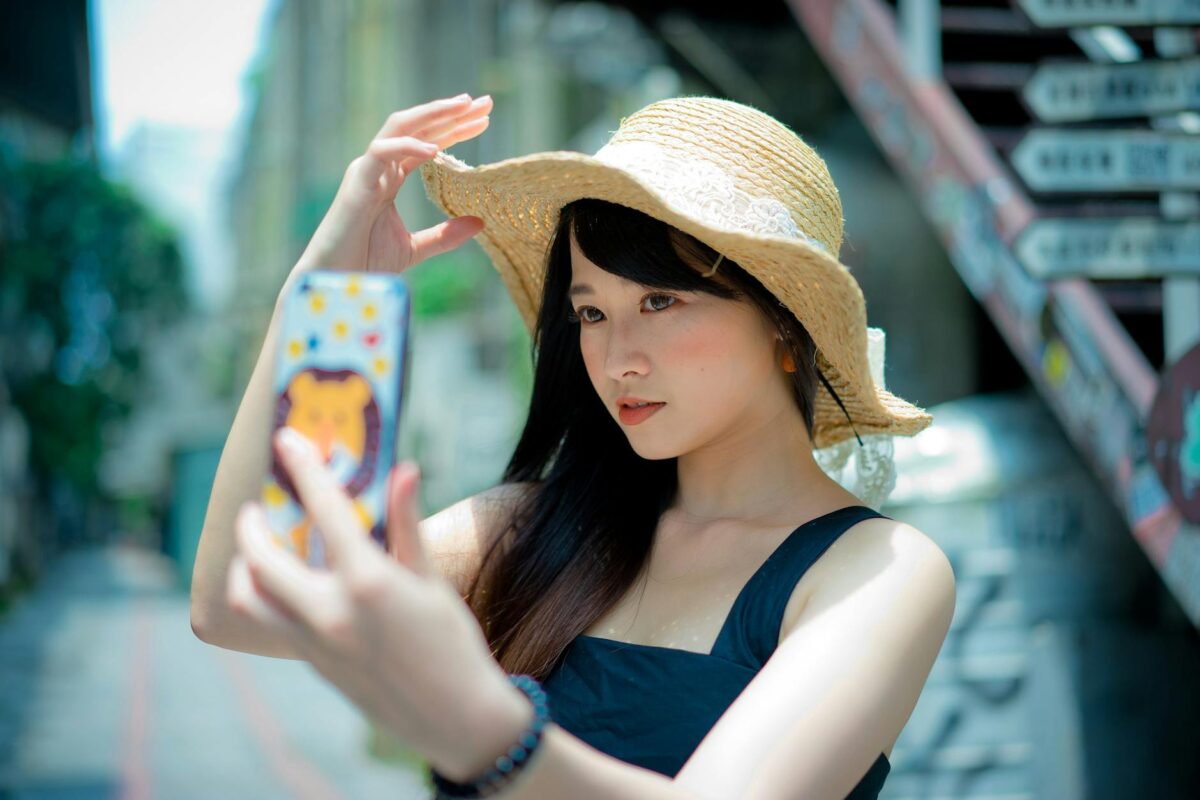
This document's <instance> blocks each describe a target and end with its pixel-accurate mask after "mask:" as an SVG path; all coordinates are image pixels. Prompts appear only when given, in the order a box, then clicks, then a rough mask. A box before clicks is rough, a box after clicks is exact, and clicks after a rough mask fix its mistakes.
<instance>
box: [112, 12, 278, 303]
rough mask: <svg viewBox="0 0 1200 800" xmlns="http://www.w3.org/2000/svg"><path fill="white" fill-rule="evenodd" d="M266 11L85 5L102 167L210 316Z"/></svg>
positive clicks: (226, 274) (224, 276)
mask: <svg viewBox="0 0 1200 800" xmlns="http://www.w3.org/2000/svg"><path fill="white" fill-rule="evenodd" d="M276 1H277V0H170V1H169V2H163V1H162V0H90V5H89V15H90V23H91V37H92V41H91V46H92V81H93V97H94V108H95V116H96V148H97V152H98V154H99V158H100V163H101V167H102V169H103V171H104V173H105V174H106V175H108V176H109V177H110V178H114V179H116V180H119V181H121V182H123V183H126V184H128V185H129V186H131V187H132V188H133V190H134V191H135V192H137V194H138V195H139V196H140V197H141V198H142V200H143V201H144V202H146V203H147V204H148V205H150V206H151V207H152V208H154V210H155V211H156V212H157V213H158V214H159V215H161V216H162V217H163V218H165V219H167V220H168V221H169V222H171V223H172V224H174V225H175V227H176V228H177V229H178V230H179V232H180V236H181V244H182V247H183V253H184V259H185V263H186V267H187V271H186V275H187V281H188V288H189V292H190V294H191V296H192V298H193V300H194V301H195V302H196V304H197V305H198V307H200V308H204V309H208V310H211V311H216V310H219V309H221V308H222V307H224V306H225V305H226V304H227V302H228V300H229V298H230V294H231V291H232V287H233V272H232V270H233V256H232V253H233V249H232V239H231V236H230V231H229V225H228V220H227V208H228V202H227V191H228V188H227V187H228V185H229V178H230V173H231V169H232V168H233V167H235V166H236V165H237V164H238V158H237V154H238V151H239V150H240V147H241V140H242V132H243V130H244V128H245V125H246V123H247V122H248V121H249V113H248V112H249V111H250V109H251V102H252V101H253V99H254V98H253V97H252V96H251V94H250V91H249V88H250V87H249V86H248V85H247V83H248V82H247V72H248V70H250V69H251V68H252V67H253V65H254V63H255V58H256V56H258V55H259V52H260V50H261V46H262V44H263V38H264V35H265V34H266V30H267V26H266V25H265V24H264V23H266V22H267V21H269V20H270V19H271V17H272V14H273V12H274V9H275V6H276Z"/></svg>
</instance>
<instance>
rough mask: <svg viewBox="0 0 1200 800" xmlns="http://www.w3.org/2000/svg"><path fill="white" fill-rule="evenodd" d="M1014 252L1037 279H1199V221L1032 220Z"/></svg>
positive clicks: (1135, 219) (1124, 218)
mask: <svg viewBox="0 0 1200 800" xmlns="http://www.w3.org/2000/svg"><path fill="white" fill-rule="evenodd" d="M1015 250H1016V254H1017V258H1018V259H1019V260H1020V261H1021V263H1022V264H1024V265H1025V269H1026V270H1028V271H1029V274H1030V275H1032V276H1034V277H1036V278H1040V279H1042V280H1053V279H1056V278H1076V277H1080V278H1130V279H1138V278H1160V277H1162V276H1164V275H1193V276H1200V222H1164V221H1163V220H1160V219H1155V218H1152V217H1151V218H1136V217H1121V218H1117V219H1087V218H1085V219H1074V218H1072V219H1037V220H1034V221H1033V222H1031V223H1029V225H1027V226H1026V227H1025V230H1023V231H1022V232H1021V235H1020V236H1018V237H1017V241H1016V246H1015Z"/></svg>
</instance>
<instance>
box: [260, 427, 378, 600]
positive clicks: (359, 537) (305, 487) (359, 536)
mask: <svg viewBox="0 0 1200 800" xmlns="http://www.w3.org/2000/svg"><path fill="white" fill-rule="evenodd" d="M275 441H276V443H277V444H278V447H279V456H280V459H281V460H282V461H283V465H284V467H285V468H286V469H287V472H288V476H289V477H290V478H291V479H292V484H293V485H294V486H295V487H296V494H297V495H299V497H300V504H301V505H302V506H303V507H304V510H305V512H306V513H307V514H308V515H309V516H310V517H311V518H312V520H313V522H314V523H315V524H316V526H317V528H318V529H320V531H321V537H322V539H323V540H324V542H325V551H326V553H327V554H328V556H329V559H330V561H332V562H334V564H336V566H337V568H338V570H339V571H340V572H341V573H342V574H343V575H344V576H345V577H346V579H347V580H348V581H358V580H360V579H362V580H365V579H366V577H367V576H368V575H369V574H370V573H372V572H374V570H375V569H376V568H377V567H378V564H377V563H375V562H373V561H372V559H371V556H373V555H379V554H377V553H372V552H371V548H376V549H377V546H376V545H375V544H374V543H373V542H371V540H370V537H369V536H368V535H367V532H366V531H365V530H363V528H362V523H361V522H359V519H358V514H357V513H356V512H355V510H354V504H353V503H352V502H351V500H350V497H349V496H348V495H347V494H346V490H345V489H344V488H343V487H342V485H341V484H340V483H338V482H337V479H336V478H334V476H333V473H332V472H330V471H329V470H328V469H326V468H325V465H324V464H322V463H321V460H320V456H319V455H318V454H317V451H316V448H315V447H314V446H313V445H312V443H311V442H309V441H308V440H307V439H305V438H304V436H302V435H301V434H300V433H298V432H296V431H294V430H292V429H291V428H288V427H284V428H280V430H279V432H278V433H277V434H276V436H275Z"/></svg>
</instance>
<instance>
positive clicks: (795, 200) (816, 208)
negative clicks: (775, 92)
mask: <svg viewBox="0 0 1200 800" xmlns="http://www.w3.org/2000/svg"><path fill="white" fill-rule="evenodd" d="M649 148H653V152H656V153H657V154H658V155H659V157H661V158H664V159H666V160H668V161H669V162H673V163H677V164H679V165H682V166H683V168H684V169H689V170H692V171H695V170H696V169H697V168H698V167H700V168H702V169H703V170H706V171H709V172H710V173H711V174H717V171H719V174H720V175H722V176H723V177H724V178H726V179H727V180H728V181H729V182H730V183H731V186H732V187H736V190H738V191H740V192H743V193H745V194H747V195H750V196H751V197H754V198H763V199H769V200H771V201H775V203H774V204H773V206H774V207H777V208H779V209H780V211H781V212H782V211H784V210H786V213H787V215H788V217H789V218H790V222H791V224H790V225H788V227H789V228H792V229H793V230H794V231H796V232H797V233H798V234H799V235H800V237H801V238H805V239H810V240H815V243H818V244H819V245H820V246H821V248H822V249H824V250H825V251H826V252H827V253H829V254H830V255H832V256H834V257H835V258H836V257H837V255H838V253H839V252H840V251H841V246H842V236H843V223H842V202H841V198H840V197H839V195H838V190H837V187H836V186H835V185H834V183H833V178H832V177H831V176H830V174H829V169H828V167H826V165H825V161H824V159H822V158H821V157H820V156H819V155H818V154H817V152H816V151H815V150H813V149H812V148H811V147H810V146H809V145H808V144H806V143H805V142H804V140H803V139H801V138H800V136H799V135H797V134H796V133H795V132H794V131H792V130H791V129H790V128H788V127H787V126H786V125H784V124H783V123H781V122H779V121H778V120H776V119H775V118H774V117H771V116H770V115H768V114H766V113H764V112H762V111H759V110H758V109H755V108H752V107H750V106H746V105H743V104H741V103H735V102H733V101H731V100H722V99H719V98H715V97H679V98H671V99H668V100H659V101H657V102H654V103H651V104H649V105H647V106H645V107H644V108H642V109H640V110H638V111H637V112H635V113H634V114H631V115H630V116H628V117H625V118H623V119H622V120H621V124H620V126H619V127H618V129H617V130H616V131H615V132H614V133H613V135H612V137H611V138H610V139H609V141H608V143H607V144H605V145H604V147H602V148H601V149H600V151H599V152H597V154H596V155H597V157H603V156H607V157H608V158H610V159H611V158H614V157H615V156H617V155H618V154H620V153H622V151H626V155H627V156H628V154H629V153H637V156H638V157H637V158H636V159H629V164H630V165H631V166H634V167H635V168H636V166H637V165H638V164H639V163H643V161H642V159H641V158H640V157H641V155H642V154H644V153H645V152H647V151H648V150H649ZM676 188H677V189H678V188H682V187H678V186H677V187H676ZM667 199H674V198H667ZM760 212H761V209H760ZM785 224H786V220H785ZM793 226H794V227H793ZM792 235H795V234H792Z"/></svg>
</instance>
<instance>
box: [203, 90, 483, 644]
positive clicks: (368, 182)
mask: <svg viewBox="0 0 1200 800" xmlns="http://www.w3.org/2000/svg"><path fill="white" fill-rule="evenodd" d="M490 110H491V98H489V97H487V96H484V97H481V98H476V99H474V100H471V99H470V97H468V96H467V95H461V96H459V97H454V98H444V99H441V100H434V101H432V102H429V103H423V104H421V105H418V106H413V107H412V108H407V109H403V110H401V111H396V112H395V113H393V114H390V115H389V116H388V118H387V120H386V121H385V122H384V125H383V127H382V128H381V129H380V131H379V133H378V134H376V136H375V138H374V139H373V140H372V141H371V142H370V144H368V146H367V149H366V152H365V153H363V154H362V155H360V156H358V157H357V158H355V159H354V160H353V161H351V162H350V165H349V166H348V167H347V169H346V173H345V175H344V176H343V178H342V183H341V185H340V186H339V187H338V191H337V195H336V196H335V197H334V200H333V203H332V204H331V205H330V208H329V210H328V211H327V212H326V214H325V216H324V218H323V219H322V220H321V223H320V225H318V226H317V230H316V232H315V233H314V234H313V238H312V239H311V240H310V242H309V244H308V247H306V248H305V251H304V253H303V255H301V257H300V260H299V262H298V263H297V264H296V266H295V267H293V268H292V271H291V273H290V274H289V276H288V279H287V280H286V281H285V282H284V286H283V290H284V291H282V292H280V294H279V299H277V300H276V302H275V308H274V310H273V313H272V315H271V322H270V325H269V326H268V328H267V332H266V336H265V339H264V341H263V346H262V350H261V351H260V353H259V355H258V360H257V361H256V362H255V365H254V370H253V372H252V373H251V376H250V381H249V383H248V385H247V387H246V392H245V394H244V395H243V397H242V402H241V404H240V405H239V406H238V411H237V415H236V416H235V417H234V421H233V425H232V426H231V428H230V431H229V437H228V438H227V439H226V441H225V447H224V449H223V450H222V452H221V460H220V462H219V463H218V465H217V474H216V479H215V480H214V482H213V489H212V495H211V496H210V497H209V502H208V511H207V513H206V515H205V519H204V525H203V528H202V530H201V536H200V544H199V547H198V548H197V552H196V563H195V566H194V567H193V570H192V630H193V631H194V632H195V633H196V635H197V636H199V637H200V638H201V639H203V640H204V641H206V642H212V643H213V644H219V645H221V646H222V647H228V648H231V649H234V650H244V651H246V652H253V653H261V654H263V655H273V656H279V657H282V658H296V657H297V656H296V655H295V654H293V653H292V652H290V648H288V647H287V646H286V645H285V644H284V643H282V642H277V641H276V642H272V641H265V640H263V638H262V635H261V634H260V633H258V632H255V633H254V634H251V633H250V630H249V627H248V625H247V624H246V623H244V622H242V621H240V620H239V619H238V618H237V616H236V615H234V614H232V613H230V610H229V608H228V606H227V604H226V601H225V587H226V582H227V579H228V572H229V565H230V562H231V561H232V560H233V555H234V552H235V550H236V546H235V542H234V519H235V518H236V515H237V512H238V509H239V508H240V507H241V506H242V504H243V503H245V502H246V501H247V500H251V499H255V498H257V497H258V494H259V490H260V487H261V484H262V479H263V476H264V475H265V474H266V472H267V469H268V467H269V465H270V434H271V430H272V427H273V426H272V422H273V420H272V415H273V403H274V401H273V398H272V391H271V378H272V359H273V356H274V354H275V351H276V343H277V339H278V336H279V326H280V318H281V308H282V298H284V297H285V296H286V295H287V290H288V289H289V288H290V285H291V284H292V283H294V281H295V280H296V279H297V276H298V275H301V274H302V273H304V272H307V271H308V270H310V269H314V268H317V267H325V268H337V269H352V270H368V271H378V272H390V273H399V272H403V271H404V270H406V269H408V268H409V267H411V266H414V265H415V264H419V263H420V262H421V261H424V260H425V259H428V258H430V257H432V256H434V255H438V254H440V253H444V252H447V251H449V250H453V249H454V248H456V247H459V246H460V245H462V244H463V243H464V242H466V241H467V240H468V239H470V238H471V237H472V236H474V235H475V234H476V233H478V232H479V230H480V225H481V221H480V220H478V219H476V218H471V217H456V218H454V219H449V220H446V221H445V222H442V223H439V224H437V225H434V226H432V227H430V228H427V229H425V230H422V231H417V232H415V233H414V232H411V231H409V230H408V228H407V227H406V226H405V224H404V221H403V220H402V219H400V217H399V215H398V213H397V211H396V205H395V201H396V193H397V191H398V190H399V188H400V186H401V185H403V183H404V180H405V178H406V177H407V176H408V175H410V174H412V172H413V171H414V170H416V169H417V168H418V167H419V166H420V165H421V164H422V163H423V162H424V161H427V160H428V159H430V158H432V157H433V155H434V153H435V152H436V151H437V150H439V149H444V148H446V147H449V146H451V145H453V144H455V143H456V142H461V141H464V140H466V139H470V138H472V137H474V136H476V135H478V134H479V133H481V132H482V131H483V130H484V129H485V128H487V125H488V116H487V114H488V112H489V111H490Z"/></svg>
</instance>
